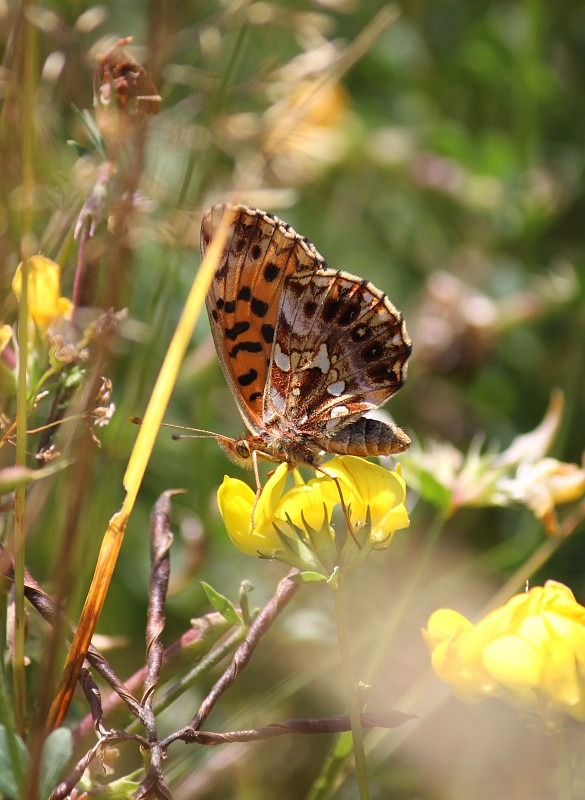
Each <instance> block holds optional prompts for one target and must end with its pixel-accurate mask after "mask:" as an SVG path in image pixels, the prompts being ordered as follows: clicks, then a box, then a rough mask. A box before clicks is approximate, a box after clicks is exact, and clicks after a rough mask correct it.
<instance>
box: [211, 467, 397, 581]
mask: <svg viewBox="0 0 585 800" xmlns="http://www.w3.org/2000/svg"><path fill="white" fill-rule="evenodd" d="M323 469H324V470H325V471H326V472H327V475H323V474H322V473H321V472H318V474H317V477H315V478H312V479H311V480H309V481H307V482H306V483H305V482H304V481H303V480H302V478H301V477H300V475H299V473H298V472H297V471H295V473H294V475H295V481H296V484H295V486H293V487H292V488H291V489H288V490H287V491H285V483H286V479H287V475H288V472H289V470H288V466H287V465H286V464H280V465H279V466H278V467H277V469H276V470H275V471H274V473H273V474H272V476H271V477H270V478H269V479H268V481H267V482H266V485H265V486H264V488H263V489H262V492H261V493H260V496H259V498H258V501H257V503H256V505H255V507H254V501H255V494H254V492H253V491H252V489H251V488H250V487H249V486H248V485H247V484H245V483H243V482H242V481H240V480H237V479H235V478H229V477H227V476H226V477H225V478H224V481H223V483H222V485H221V486H220V488H219V491H218V504H219V509H220V512H221V515H222V517H223V520H224V523H225V526H226V528H227V531H228V534H229V536H230V539H231V540H232V542H233V543H234V544H235V545H236V547H238V548H239V549H240V550H242V551H243V552H244V553H247V554H248V555H262V556H269V557H274V558H278V559H280V560H283V561H286V562H287V563H293V564H294V565H295V566H299V568H300V569H310V570H316V571H318V572H321V573H322V574H327V575H328V574H330V572H331V571H332V570H333V568H334V566H335V564H336V563H337V561H338V559H339V553H338V551H337V549H336V543H335V535H336V534H335V530H334V528H333V527H332V525H331V516H332V513H333V509H334V508H335V507H336V506H340V505H341V500H340V497H339V490H338V488H337V485H336V483H335V480H333V479H334V478H336V479H337V480H338V481H339V484H340V486H341V491H342V493H343V498H344V502H345V505H346V507H347V509H348V510H349V514H350V519H351V523H352V528H353V530H354V534H356V536H357V535H359V532H360V531H361V533H362V538H364V536H363V534H364V532H365V534H367V535H366V536H365V540H364V541H363V542H362V541H361V540H360V548H361V549H359V550H358V554H359V553H362V552H365V551H367V550H368V549H371V548H372V547H381V546H382V547H383V546H386V545H387V544H389V542H390V540H391V538H392V535H393V534H394V531H396V530H398V529H400V528H405V527H407V526H408V524H409V519H408V514H407V512H406V508H405V506H404V499H405V493H406V489H405V484H404V481H403V480H402V478H401V476H400V475H399V474H398V473H396V472H389V471H388V470H387V469H385V468H384V467H381V466H378V465H376V464H371V463H370V462H368V461H365V460H364V459H361V458H355V457H353V456H342V457H336V458H333V459H332V460H331V461H329V462H327V464H326V465H325V466H324V467H323ZM349 542H351V543H353V545H354V550H355V549H357V548H356V547H355V542H354V540H353V538H352V537H347V541H346V545H347V544H349ZM366 545H367V546H366ZM353 555H354V556H355V555H356V554H355V553H354V554H353ZM347 560H348V559H346V561H347ZM353 560H356V559H355V558H353Z"/></svg>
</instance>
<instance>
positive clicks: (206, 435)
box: [130, 416, 233, 442]
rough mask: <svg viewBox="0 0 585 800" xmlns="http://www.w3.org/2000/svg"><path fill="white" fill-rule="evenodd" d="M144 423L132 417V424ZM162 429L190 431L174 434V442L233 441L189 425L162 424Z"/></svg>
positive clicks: (140, 419)
mask: <svg viewBox="0 0 585 800" xmlns="http://www.w3.org/2000/svg"><path fill="white" fill-rule="evenodd" d="M142 421H143V419H142V417H134V416H132V417H130V422H133V423H134V424H135V425H141V424H142ZM161 427H162V428H174V429H175V430H180V431H188V433H173V434H172V437H171V438H172V439H173V440H174V441H177V440H179V439H215V440H216V441H217V442H232V441H233V439H232V438H231V437H229V436H222V434H221V433H214V431H206V430H205V429H204V428H191V427H189V426H188V425H173V424H172V423H171V422H161ZM192 434H194V435H192Z"/></svg>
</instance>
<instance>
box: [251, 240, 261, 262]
mask: <svg viewBox="0 0 585 800" xmlns="http://www.w3.org/2000/svg"><path fill="white" fill-rule="evenodd" d="M261 252H262V250H261V249H260V245H258V244H255V245H253V247H252V249H251V250H250V254H251V256H252V258H253V259H254V261H256V260H257V259H258V258H260V253H261Z"/></svg>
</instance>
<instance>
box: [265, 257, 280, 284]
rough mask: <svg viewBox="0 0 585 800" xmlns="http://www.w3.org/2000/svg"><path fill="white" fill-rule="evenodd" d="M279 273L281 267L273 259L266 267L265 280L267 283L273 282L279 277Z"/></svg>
mask: <svg viewBox="0 0 585 800" xmlns="http://www.w3.org/2000/svg"><path fill="white" fill-rule="evenodd" d="M279 273H280V267H277V266H276V264H275V263H274V262H273V261H269V262H268V264H266V266H265V267H264V280H265V281H266V282H267V283H272V281H274V280H276V278H278V275H279Z"/></svg>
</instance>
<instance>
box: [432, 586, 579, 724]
mask: <svg viewBox="0 0 585 800" xmlns="http://www.w3.org/2000/svg"><path fill="white" fill-rule="evenodd" d="M423 635H424V636H425V639H426V640H427V644H428V646H429V649H430V650H431V653H432V664H433V669H434V670H435V672H436V674H437V675H438V677H439V678H441V680H443V681H445V682H446V683H448V684H449V685H450V686H451V687H452V689H453V690H454V691H455V692H456V693H457V694H458V695H459V696H460V697H462V698H463V699H464V700H467V701H474V700H479V699H481V698H485V697H498V698H500V699H503V700H506V701H508V702H510V703H512V704H514V705H517V706H520V707H521V708H524V709H526V710H529V711H535V712H537V713H539V714H541V715H543V716H545V717H546V716H549V715H550V714H551V713H553V712H558V711H563V712H565V713H566V714H569V715H570V716H572V717H575V719H578V720H585V608H584V607H583V606H581V605H579V603H577V602H576V600H575V597H574V596H573V593H572V592H571V591H570V589H568V588H567V587H566V586H563V584H561V583H557V582H555V581H547V583H546V584H545V585H544V586H543V587H535V588H534V589H531V590H530V591H529V592H526V593H524V594H521V595H517V596H515V597H513V598H512V599H511V600H509V601H508V602H507V603H506V604H505V605H504V606H502V607H501V608H498V609H496V610H495V611H492V612H491V613H490V614H488V615H487V616H486V617H484V618H483V619H482V620H480V621H479V622H478V623H477V624H476V625H473V624H472V623H471V622H469V620H467V619H466V618H465V617H463V616H461V615H460V614H457V612H455V611H450V610H448V609H440V610H439V611H436V612H435V613H434V614H433V615H432V616H431V617H430V619H429V622H428V628H427V630H426V631H424V632H423Z"/></svg>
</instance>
